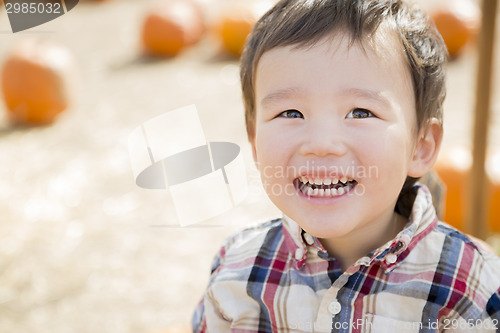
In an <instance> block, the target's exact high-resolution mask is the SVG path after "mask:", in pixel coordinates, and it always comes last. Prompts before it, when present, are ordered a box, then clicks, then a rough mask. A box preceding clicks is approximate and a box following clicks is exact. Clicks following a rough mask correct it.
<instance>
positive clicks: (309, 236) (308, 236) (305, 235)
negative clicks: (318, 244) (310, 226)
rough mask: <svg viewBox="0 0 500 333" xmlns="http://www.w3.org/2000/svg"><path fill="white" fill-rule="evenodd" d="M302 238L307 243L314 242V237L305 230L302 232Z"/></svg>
mask: <svg viewBox="0 0 500 333" xmlns="http://www.w3.org/2000/svg"><path fill="white" fill-rule="evenodd" d="M304 239H305V240H306V243H307V244H309V245H313V244H314V239H313V237H312V236H311V235H309V234H308V233H307V232H306V233H304Z"/></svg>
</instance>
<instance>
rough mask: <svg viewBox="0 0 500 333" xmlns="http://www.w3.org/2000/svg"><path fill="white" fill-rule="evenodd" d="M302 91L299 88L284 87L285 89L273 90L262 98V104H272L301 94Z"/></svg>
mask: <svg viewBox="0 0 500 333" xmlns="http://www.w3.org/2000/svg"><path fill="white" fill-rule="evenodd" d="M300 94H301V91H300V89H298V88H293V87H292V88H284V89H279V90H276V91H273V92H271V93H270V94H267V95H266V96H265V97H264V98H262V100H261V101H260V104H261V105H263V106H264V105H267V104H272V103H273V102H276V101H279V100H283V99H287V98H290V97H291V96H297V95H300Z"/></svg>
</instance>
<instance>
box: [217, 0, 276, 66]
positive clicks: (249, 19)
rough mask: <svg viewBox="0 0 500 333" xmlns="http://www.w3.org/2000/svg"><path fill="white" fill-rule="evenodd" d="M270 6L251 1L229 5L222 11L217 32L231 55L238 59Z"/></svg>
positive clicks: (265, 3)
mask: <svg viewBox="0 0 500 333" xmlns="http://www.w3.org/2000/svg"><path fill="white" fill-rule="evenodd" d="M270 6H271V3H270V2H265V1H249V2H246V3H237V4H231V5H227V6H226V7H224V8H223V9H222V10H221V12H220V13H219V16H218V19H217V23H216V24H215V32H216V35H218V37H219V39H220V41H221V42H222V46H223V47H224V49H225V50H226V51H227V52H228V53H229V54H231V55H233V56H236V57H239V56H240V55H241V52H242V51H243V47H244V46H245V42H246V39H247V37H248V35H249V34H250V32H251V31H252V28H253V26H254V24H255V23H256V22H257V20H258V19H259V18H260V17H261V16H262V15H263V14H264V13H265V12H266V10H267V9H269V8H270Z"/></svg>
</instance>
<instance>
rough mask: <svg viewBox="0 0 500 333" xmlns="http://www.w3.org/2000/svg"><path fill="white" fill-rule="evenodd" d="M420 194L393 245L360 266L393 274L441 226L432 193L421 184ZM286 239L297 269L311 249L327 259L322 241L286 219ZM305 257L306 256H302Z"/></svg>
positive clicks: (284, 221) (385, 245)
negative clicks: (378, 264) (430, 233)
mask: <svg viewBox="0 0 500 333" xmlns="http://www.w3.org/2000/svg"><path fill="white" fill-rule="evenodd" d="M412 190H414V191H412V192H413V193H416V197H415V200H414V202H413V207H412V209H411V213H410V216H409V219H408V223H407V224H406V226H405V228H404V229H403V230H401V232H399V233H398V234H397V235H396V237H394V238H393V239H392V240H390V241H389V242H387V243H385V244H384V245H382V246H381V247H379V248H377V249H375V250H374V251H372V252H370V253H369V255H368V258H370V259H369V260H366V259H368V258H366V259H365V258H362V259H365V260H358V262H357V264H359V265H367V266H368V265H371V264H372V263H374V262H376V261H378V262H379V263H380V265H381V266H382V269H383V270H384V271H385V273H390V272H391V271H392V270H394V269H395V268H396V267H398V266H399V265H400V264H401V262H402V261H403V260H404V259H405V258H406V257H407V256H408V254H409V253H410V252H411V250H412V249H413V248H414V247H415V246H416V245H417V243H418V242H419V241H420V240H421V239H422V238H423V237H424V236H425V235H427V234H428V233H429V232H430V231H431V230H432V229H433V228H434V227H435V226H436V224H437V221H438V219H437V215H436V211H435V209H434V206H433V204H432V197H431V194H430V191H429V189H428V188H427V187H426V186H425V185H422V184H417V185H415V186H414V187H413V188H412ZM283 228H284V237H285V242H286V244H287V248H288V249H289V251H290V253H291V254H292V256H293V258H294V259H295V262H296V267H297V268H298V269H300V268H301V267H302V266H303V265H304V264H305V262H306V260H307V248H308V247H313V248H315V249H316V250H318V255H320V256H321V257H325V258H326V257H327V252H326V250H325V248H324V247H323V245H322V244H321V242H320V241H319V239H317V238H316V237H313V236H307V238H309V243H311V244H308V242H306V240H305V236H306V232H305V231H304V230H303V229H302V228H301V227H300V226H299V225H298V224H297V222H295V221H294V220H292V219H291V218H290V217H288V216H286V215H283ZM299 254H302V255H299Z"/></svg>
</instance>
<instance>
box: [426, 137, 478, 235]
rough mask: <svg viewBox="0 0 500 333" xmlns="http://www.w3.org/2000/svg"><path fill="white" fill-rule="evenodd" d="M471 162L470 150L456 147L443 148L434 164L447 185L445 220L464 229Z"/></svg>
mask: <svg viewBox="0 0 500 333" xmlns="http://www.w3.org/2000/svg"><path fill="white" fill-rule="evenodd" d="M471 163H472V156H471V154H470V150H468V149H467V148H465V147H454V148H450V149H443V150H442V151H441V152H440V154H439V158H438V160H437V162H436V164H435V165H434V169H435V170H436V172H437V174H438V175H439V178H441V180H442V181H443V183H445V185H446V196H445V198H446V199H445V210H444V218H443V220H444V221H445V222H447V223H448V224H450V225H452V226H454V227H455V228H458V229H462V230H463V220H464V217H465V216H467V211H466V205H467V200H468V197H467V189H468V184H467V183H468V179H469V173H470V168H471Z"/></svg>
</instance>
